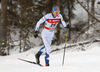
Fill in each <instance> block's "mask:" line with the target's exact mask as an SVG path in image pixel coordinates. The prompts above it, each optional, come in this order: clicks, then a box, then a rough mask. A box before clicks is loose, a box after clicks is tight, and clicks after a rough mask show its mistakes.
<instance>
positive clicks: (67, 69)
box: [0, 0, 100, 72]
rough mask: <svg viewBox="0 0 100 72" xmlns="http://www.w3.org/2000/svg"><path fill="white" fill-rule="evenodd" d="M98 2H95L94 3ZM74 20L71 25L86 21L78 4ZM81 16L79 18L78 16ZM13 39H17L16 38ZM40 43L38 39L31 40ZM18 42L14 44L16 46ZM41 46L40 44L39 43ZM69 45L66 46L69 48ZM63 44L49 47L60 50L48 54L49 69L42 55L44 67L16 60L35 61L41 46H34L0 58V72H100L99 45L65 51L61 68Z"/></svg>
mask: <svg viewBox="0 0 100 72" xmlns="http://www.w3.org/2000/svg"><path fill="white" fill-rule="evenodd" d="M97 1H99V0H96V2H97ZM0 8H1V7H0ZM74 13H75V19H74V20H72V21H71V22H72V24H74V23H77V19H79V20H83V21H86V20H87V13H86V12H85V10H84V9H83V8H82V7H80V5H79V4H76V5H75V10H74ZM80 15H81V16H80ZM12 36H13V37H14V38H16V39H17V36H16V37H15V36H14V35H12ZM30 40H31V41H33V40H35V42H36V41H37V42H38V43H39V42H42V41H40V40H38V39H32V38H30ZM18 43H19V42H15V43H14V44H16V45H18ZM39 44H41V43H39ZM69 45H70V44H67V46H69ZM64 46H65V44H61V45H59V46H55V45H53V46H51V50H53V49H56V48H57V49H60V50H58V51H55V52H52V53H51V54H50V67H45V60H44V56H45V55H44V54H43V55H42V56H41V58H40V59H41V64H42V65H44V67H40V66H38V65H34V64H30V63H26V62H23V61H20V60H18V58H22V59H26V60H30V61H35V54H36V53H37V52H38V50H39V49H40V48H41V47H42V46H36V47H34V48H32V49H30V50H28V51H26V52H23V53H19V50H18V49H19V48H17V47H16V48H14V49H13V50H12V51H11V52H10V54H11V55H9V56H0V72H100V43H99V42H98V43H96V42H95V43H91V44H87V45H84V49H85V50H81V48H82V47H80V46H76V47H73V48H70V49H69V48H67V49H66V55H65V62H64V66H62V60H63V48H64Z"/></svg>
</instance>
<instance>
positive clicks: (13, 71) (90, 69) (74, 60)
mask: <svg viewBox="0 0 100 72" xmlns="http://www.w3.org/2000/svg"><path fill="white" fill-rule="evenodd" d="M91 46H92V47H91ZM91 46H90V47H91V48H90V49H88V50H86V51H67V50H66V55H65V63H64V66H62V59H63V51H59V52H58V53H51V54H50V67H45V61H44V55H42V56H41V58H40V59H41V64H43V65H44V67H40V66H38V65H34V64H30V63H26V62H23V61H20V60H18V58H22V59H26V60H30V61H35V57H34V55H35V53H34V52H37V51H38V50H39V48H40V47H36V48H34V49H31V50H29V51H27V52H24V53H19V54H12V55H10V56H3V57H2V56H0V72H100V46H98V45H97V44H92V45H91Z"/></svg>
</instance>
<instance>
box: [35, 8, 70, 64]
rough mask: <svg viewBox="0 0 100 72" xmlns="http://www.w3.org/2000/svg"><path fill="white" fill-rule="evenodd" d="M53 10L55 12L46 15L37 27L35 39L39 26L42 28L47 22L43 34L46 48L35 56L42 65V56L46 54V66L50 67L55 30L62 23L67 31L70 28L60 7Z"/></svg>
mask: <svg viewBox="0 0 100 72" xmlns="http://www.w3.org/2000/svg"><path fill="white" fill-rule="evenodd" d="M52 10H53V12H52V13H49V14H46V15H45V16H43V17H42V18H41V19H40V20H39V21H38V22H37V25H36V28H35V33H34V37H35V38H37V37H38V30H39V26H40V24H42V23H43V22H45V26H44V29H43V31H42V34H41V36H42V39H43V42H44V46H43V47H42V48H41V49H40V50H39V51H38V53H37V54H36V55H35V57H36V62H37V63H38V64H39V63H40V60H39V58H40V55H41V54H42V53H43V52H45V63H46V66H49V54H50V50H51V48H50V45H51V43H52V39H53V35H54V30H55V28H56V26H57V24H58V22H59V21H60V22H61V24H62V25H63V27H64V28H65V29H66V28H69V24H67V25H66V23H65V21H64V20H63V17H62V15H61V14H60V8H59V6H54V7H53V8H52Z"/></svg>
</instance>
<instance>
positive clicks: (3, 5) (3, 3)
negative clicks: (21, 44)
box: [0, 0, 8, 51]
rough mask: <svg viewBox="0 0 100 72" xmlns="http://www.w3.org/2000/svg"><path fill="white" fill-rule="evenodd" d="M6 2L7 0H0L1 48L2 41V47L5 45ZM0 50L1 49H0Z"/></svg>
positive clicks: (0, 46)
mask: <svg viewBox="0 0 100 72" xmlns="http://www.w3.org/2000/svg"><path fill="white" fill-rule="evenodd" d="M7 4H8V0H1V18H2V20H1V24H0V27H1V28H0V29H1V30H0V48H2V45H1V44H2V43H4V45H3V47H6V46H7V25H8V18H7ZM0 51H2V50H0Z"/></svg>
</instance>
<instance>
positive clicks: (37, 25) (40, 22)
mask: <svg viewBox="0 0 100 72" xmlns="http://www.w3.org/2000/svg"><path fill="white" fill-rule="evenodd" d="M45 20H46V17H45V16H43V17H42V18H41V19H40V20H39V21H38V22H37V24H36V28H35V31H38V29H39V27H40V25H41V24H42V23H43V22H44V21H45Z"/></svg>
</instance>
